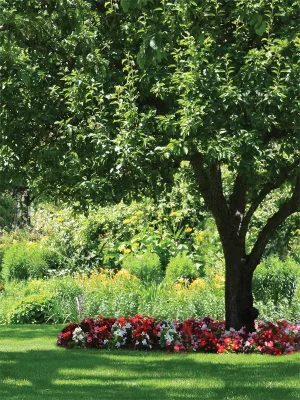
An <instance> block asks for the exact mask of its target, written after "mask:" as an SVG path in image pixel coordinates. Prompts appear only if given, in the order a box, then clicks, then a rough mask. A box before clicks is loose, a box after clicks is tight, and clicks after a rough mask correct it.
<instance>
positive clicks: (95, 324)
mask: <svg viewBox="0 0 300 400" xmlns="http://www.w3.org/2000/svg"><path fill="white" fill-rule="evenodd" d="M57 344H58V345H59V346H63V347H67V348H72V347H86V348H97V349H115V348H117V349H119V348H124V349H136V350H152V349H164V350H166V351H168V352H175V353H179V352H206V353H224V352H227V353H228V352H231V353H253V352H255V353H262V354H273V355H281V354H291V353H294V352H296V351H299V350H300V323H298V324H297V325H293V324H290V323H289V322H287V321H285V320H283V321H278V322H277V324H276V325H275V324H273V323H271V322H260V323H257V324H256V332H252V333H247V332H246V330H245V329H244V328H242V329H240V330H239V331H236V330H235V329H233V328H230V330H228V331H227V330H226V329H225V322H224V321H216V320H213V319H212V318H210V317H204V318H202V319H199V320H195V319H193V318H191V319H188V320H186V321H183V322H177V321H174V322H170V321H161V320H157V319H155V318H150V317H144V316H142V315H136V316H135V317H130V318H123V317H120V318H105V317H103V316H100V317H96V318H86V319H83V320H82V321H81V322H80V323H79V324H76V323H71V324H69V325H68V326H66V327H65V328H64V329H63V330H62V331H61V332H60V333H59V334H58V341H57Z"/></svg>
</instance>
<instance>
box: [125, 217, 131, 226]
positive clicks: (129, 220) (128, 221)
mask: <svg viewBox="0 0 300 400" xmlns="http://www.w3.org/2000/svg"><path fill="white" fill-rule="evenodd" d="M130 222H131V219H128V218H127V219H124V221H123V225H126V224H130Z"/></svg>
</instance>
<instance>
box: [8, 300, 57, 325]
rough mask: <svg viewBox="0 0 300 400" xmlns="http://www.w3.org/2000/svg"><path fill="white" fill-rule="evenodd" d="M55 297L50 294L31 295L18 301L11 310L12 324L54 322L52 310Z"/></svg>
mask: <svg viewBox="0 0 300 400" xmlns="http://www.w3.org/2000/svg"><path fill="white" fill-rule="evenodd" d="M52 307H53V299H52V297H51V296H49V295H48V294H43V293H40V294H35V295H30V296H27V297H25V298H23V299H22V300H20V301H18V302H17V303H16V304H15V305H14V307H13V309H12V310H11V312H10V315H9V317H8V322H9V323H11V324H42V323H45V322H53V321H52V319H51V312H52Z"/></svg>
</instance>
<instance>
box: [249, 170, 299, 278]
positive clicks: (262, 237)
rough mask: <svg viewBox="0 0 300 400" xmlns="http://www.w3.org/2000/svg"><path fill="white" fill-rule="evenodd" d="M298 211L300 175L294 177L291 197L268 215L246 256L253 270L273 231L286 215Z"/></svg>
mask: <svg viewBox="0 0 300 400" xmlns="http://www.w3.org/2000/svg"><path fill="white" fill-rule="evenodd" d="M297 211H300V175H298V176H297V178H296V183H295V188H294V192H293V195H292V197H291V198H290V199H289V200H287V201H286V202H284V203H283V204H281V206H280V207H279V210H278V211H277V212H276V213H275V214H274V215H272V217H270V218H269V219H268V221H267V223H266V225H265V226H264V228H263V229H262V230H261V231H260V233H259V235H258V237H257V240H256V242H255V244H254V246H253V249H252V251H251V253H250V254H249V255H248V257H247V263H248V265H249V267H250V268H251V269H252V270H254V269H255V268H256V266H257V265H258V264H259V262H260V260H261V257H262V255H263V252H264V250H265V247H266V245H267V243H268V241H269V240H270V238H271V236H272V234H273V233H274V231H275V230H276V229H277V228H278V227H279V226H280V225H281V224H282V222H284V221H285V220H286V218H287V217H289V216H290V215H292V214H294V213H295V212H297Z"/></svg>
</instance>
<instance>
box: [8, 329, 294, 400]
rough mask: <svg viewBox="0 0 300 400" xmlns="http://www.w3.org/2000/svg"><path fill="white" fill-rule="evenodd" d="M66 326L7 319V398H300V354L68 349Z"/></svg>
mask: <svg viewBox="0 0 300 400" xmlns="http://www.w3.org/2000/svg"><path fill="white" fill-rule="evenodd" d="M61 328H62V326H58V325H56V326H53V325H52V326H51V325H50V326H49V325H48V326H47V325H39V326H38V325H33V326H28V325H18V326H0V399H3V400H12V399H16V400H23V399H26V400H27V399H28V400H29V399H39V400H40V399H53V400H60V399H64V400H65V399H72V400H73V399H80V400H89V399H101V400H102V399H103V400H106V399H107V400H108V399H110V400H111V399H112V400H114V399H118V400H126V399H130V400H131V399H133V400H134V399H146V400H150V399H155V400H163V399H174V400H178V399H216V400H222V399H223V400H252V399H261V400H276V399H280V400H282V399H284V400H293V399H300V363H299V361H300V355H299V353H298V354H293V355H289V356H282V357H272V356H262V355H242V354H240V355H234V354H222V355H216V354H176V355H174V354H167V353H159V352H155V353H144V352H136V351H122V350H121V351H117V350H116V351H97V350H80V349H75V350H66V349H62V348H59V347H57V346H56V336H57V333H58V332H59V331H60V329H61Z"/></svg>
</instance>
